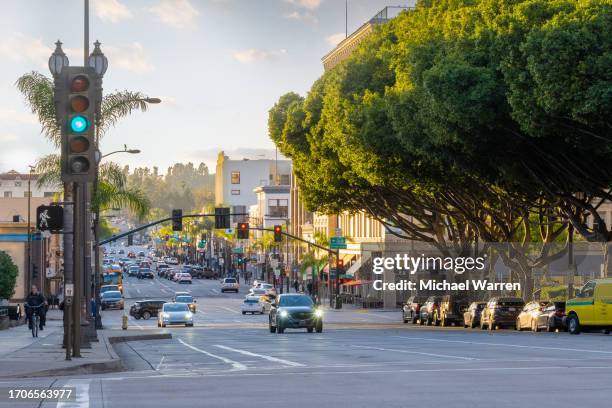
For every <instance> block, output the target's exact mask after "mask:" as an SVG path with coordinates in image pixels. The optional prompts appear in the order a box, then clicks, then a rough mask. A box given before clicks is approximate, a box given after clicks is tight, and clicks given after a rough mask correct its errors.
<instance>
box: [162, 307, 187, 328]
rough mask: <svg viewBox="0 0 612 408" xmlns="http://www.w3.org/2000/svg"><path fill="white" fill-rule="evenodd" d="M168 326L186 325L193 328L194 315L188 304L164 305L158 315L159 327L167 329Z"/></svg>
mask: <svg viewBox="0 0 612 408" xmlns="http://www.w3.org/2000/svg"><path fill="white" fill-rule="evenodd" d="M168 324H184V325H185V326H187V327H190V326H193V313H191V311H190V310H189V305H188V304H187V303H164V306H162V310H161V311H160V312H159V314H158V320H157V327H166V325H168Z"/></svg>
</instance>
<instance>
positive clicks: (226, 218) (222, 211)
mask: <svg viewBox="0 0 612 408" xmlns="http://www.w3.org/2000/svg"><path fill="white" fill-rule="evenodd" d="M215 228H216V229H227V228H231V225H230V209H229V208H215Z"/></svg>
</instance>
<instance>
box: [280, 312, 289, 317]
mask: <svg viewBox="0 0 612 408" xmlns="http://www.w3.org/2000/svg"><path fill="white" fill-rule="evenodd" d="M279 315H280V317H287V316H289V313H287V311H286V310H281V311H280V313H279Z"/></svg>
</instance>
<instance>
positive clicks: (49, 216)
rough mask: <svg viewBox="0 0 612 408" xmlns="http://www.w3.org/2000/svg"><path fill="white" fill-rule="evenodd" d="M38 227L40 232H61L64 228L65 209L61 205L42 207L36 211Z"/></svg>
mask: <svg viewBox="0 0 612 408" xmlns="http://www.w3.org/2000/svg"><path fill="white" fill-rule="evenodd" d="M36 227H37V228H38V230H39V231H54V232H55V231H61V230H62V228H64V208H63V207H60V206H59V205H41V206H39V207H38V208H37V209H36Z"/></svg>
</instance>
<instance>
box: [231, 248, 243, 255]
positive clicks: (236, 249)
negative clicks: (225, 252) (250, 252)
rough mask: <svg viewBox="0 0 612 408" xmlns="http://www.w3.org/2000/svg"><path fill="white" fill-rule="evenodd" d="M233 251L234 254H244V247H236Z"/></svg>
mask: <svg viewBox="0 0 612 408" xmlns="http://www.w3.org/2000/svg"><path fill="white" fill-rule="evenodd" d="M232 252H233V253H234V254H243V253H244V248H242V247H238V248H234V249H233V250H232Z"/></svg>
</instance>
